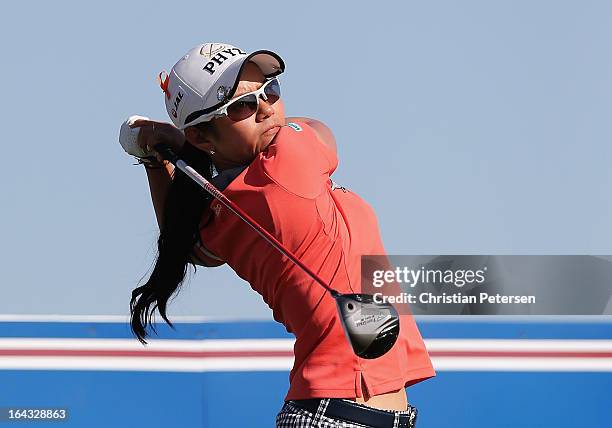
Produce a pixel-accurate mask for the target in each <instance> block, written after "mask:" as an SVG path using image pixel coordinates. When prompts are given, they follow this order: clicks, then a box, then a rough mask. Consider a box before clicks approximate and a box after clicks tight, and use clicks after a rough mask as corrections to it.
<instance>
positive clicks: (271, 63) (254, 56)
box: [180, 50, 285, 129]
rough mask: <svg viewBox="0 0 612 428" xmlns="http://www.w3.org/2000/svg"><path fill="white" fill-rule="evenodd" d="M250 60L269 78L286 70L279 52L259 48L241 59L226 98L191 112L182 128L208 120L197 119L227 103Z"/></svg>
mask: <svg viewBox="0 0 612 428" xmlns="http://www.w3.org/2000/svg"><path fill="white" fill-rule="evenodd" d="M237 62H238V61H237ZM248 62H253V63H255V64H257V66H258V67H259V68H260V69H261V72H262V73H263V74H264V76H265V77H266V78H268V79H269V78H271V77H275V76H278V75H279V74H281V73H283V72H284V71H285V62H284V61H283V59H282V58H281V57H280V56H278V54H276V53H274V52H272V51H268V50H259V51H255V52H252V53H250V54H249V55H247V56H246V57H244V59H242V60H241V64H240V67H239V68H238V69H237V71H236V75H235V76H234V77H233V79H232V80H233V81H234V84H233V85H232V88H231V89H230V90H229V91H228V93H227V96H226V98H225V99H224V100H223V101H221V102H219V103H217V104H215V105H214V106H212V107H209V108H206V109H204V110H199V111H195V112H193V113H191V114H190V115H189V116H187V118H186V120H185V124H184V125H183V126H181V127H180V129H185V128H187V127H189V126H193V125H196V124H198V123H200V122H206V120H201V121H197V119H198V118H201V117H202V116H205V115H207V114H208V113H211V112H213V111H215V110H217V109H218V108H219V107H221V106H222V105H223V104H225V103H226V102H227V101H228V100H230V99H231V98H232V97H233V96H234V94H235V93H236V89H238V83H239V82H240V79H239V77H240V74H241V73H242V70H243V69H244V67H245V66H246V64H247V63H248ZM226 72H227V71H226ZM187 119H190V120H187ZM207 120H210V119H207ZM192 122H193V123H192Z"/></svg>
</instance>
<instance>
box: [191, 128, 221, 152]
mask: <svg viewBox="0 0 612 428" xmlns="http://www.w3.org/2000/svg"><path fill="white" fill-rule="evenodd" d="M185 139H187V141H188V142H189V144H191V145H192V146H194V147H196V148H198V149H200V150H203V151H205V152H210V151H211V150H214V149H215V145H214V142H213V141H212V139H211V137H210V135H209V133H208V132H205V131H203V130H201V129H199V128H197V127H196V126H190V127H189V128H185Z"/></svg>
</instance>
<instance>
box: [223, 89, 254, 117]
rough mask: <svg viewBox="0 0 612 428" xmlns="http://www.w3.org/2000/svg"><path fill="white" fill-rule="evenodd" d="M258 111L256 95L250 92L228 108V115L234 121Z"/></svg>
mask: <svg viewBox="0 0 612 428" xmlns="http://www.w3.org/2000/svg"><path fill="white" fill-rule="evenodd" d="M256 111H257V99H256V98H255V95H253V94H249V95H245V96H244V97H242V98H240V101H236V102H235V103H233V104H232V105H231V106H229V107H228V108H227V115H228V116H229V118H230V119H232V120H233V121H236V122H237V121H240V120H244V119H246V118H247V117H249V116H251V115H252V114H254V113H255V112H256Z"/></svg>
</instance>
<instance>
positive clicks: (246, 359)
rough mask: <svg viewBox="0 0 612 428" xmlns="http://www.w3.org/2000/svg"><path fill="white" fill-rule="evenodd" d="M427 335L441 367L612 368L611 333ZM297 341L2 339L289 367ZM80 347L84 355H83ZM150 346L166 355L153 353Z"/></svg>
mask: <svg viewBox="0 0 612 428" xmlns="http://www.w3.org/2000/svg"><path fill="white" fill-rule="evenodd" d="M425 342H426V346H427V349H428V350H429V352H430V353H431V354H432V361H433V363H434V366H435V368H436V369H437V370H440V371H543V372H545V371H602V372H609V371H612V358H611V357H610V354H611V353H612V340H597V339H595V340H556V339H555V340H530V339H428V340H426V341H425ZM293 344H294V341H293V340H292V339H223V340H221V339H214V340H211V339H206V340H159V339H157V340H151V342H150V344H149V345H147V346H143V345H141V344H140V342H138V341H137V340H135V339H59V338H44V339H43V338H34V339H32V338H1V339H0V369H4V370H30V369H31V370H118V371H124V370H129V371H177V372H202V371H219V370H221V371H243V370H245V371H248V370H252V371H257V370H263V371H268V370H272V371H273V370H289V369H290V368H291V367H292V364H293V356H292V355H291V352H292V348H293ZM80 352H83V355H78V353H80ZM141 352H142V353H141ZM149 352H150V353H155V352H159V353H160V354H149V355H147V353H149ZM192 352H196V353H197V352H203V353H204V354H203V355H197V354H195V355H193V354H190V353H192ZM37 353H39V354H38V355H37ZM54 353H55V354H57V355H54ZM207 353H209V354H207ZM219 353H222V354H225V355H219ZM249 353H254V355H248V354H249ZM258 353H259V355H257V354H258ZM2 354H4V355H2ZM62 354H63V355H62ZM75 354H77V355H75ZM122 354H123V355H122ZM470 354H471V355H470ZM487 354H488V355H487ZM504 354H505V355H504ZM530 354H532V355H530Z"/></svg>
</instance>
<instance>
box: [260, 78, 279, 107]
mask: <svg viewBox="0 0 612 428" xmlns="http://www.w3.org/2000/svg"><path fill="white" fill-rule="evenodd" d="M264 93H265V94H266V97H268V103H270V104H274V103H275V102H277V101H278V99H279V98H280V96H281V90H280V84H279V83H278V80H276V79H274V80H272V81H270V83H268V85H267V86H266V88H265V89H264Z"/></svg>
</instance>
